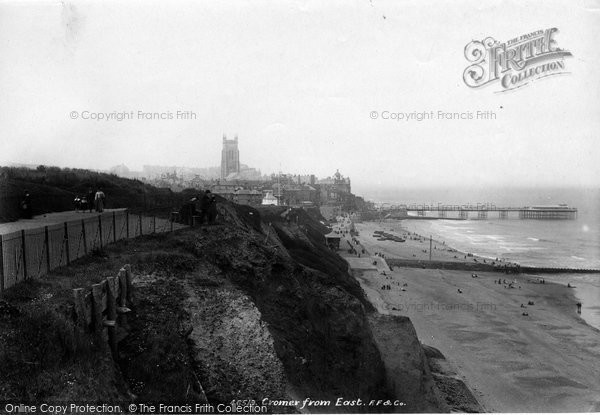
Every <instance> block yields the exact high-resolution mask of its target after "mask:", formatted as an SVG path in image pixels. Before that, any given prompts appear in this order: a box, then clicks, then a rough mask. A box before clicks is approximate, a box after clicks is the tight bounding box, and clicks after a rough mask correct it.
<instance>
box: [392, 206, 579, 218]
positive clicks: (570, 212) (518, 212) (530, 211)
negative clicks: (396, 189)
mask: <svg viewBox="0 0 600 415" xmlns="http://www.w3.org/2000/svg"><path fill="white" fill-rule="evenodd" d="M391 209H392V210H406V212H407V214H408V212H412V213H416V215H417V216H420V217H438V218H447V219H480V220H486V219H541V220H552V219H571V220H572V219H577V208H575V207H569V206H568V205H565V204H560V205H547V206H524V207H512V206H496V205H495V204H493V203H478V204H476V205H444V204H441V203H440V204H437V205H430V204H411V205H408V206H398V207H394V206H392V207H391ZM386 210H387V209H386ZM427 213H430V215H428V214H427Z"/></svg>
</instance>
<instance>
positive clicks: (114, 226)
mask: <svg viewBox="0 0 600 415" xmlns="http://www.w3.org/2000/svg"><path fill="white" fill-rule="evenodd" d="M115 216H116V215H115V211H114V210H113V242H117V218H116V217H115Z"/></svg>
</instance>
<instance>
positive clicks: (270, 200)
mask: <svg viewBox="0 0 600 415" xmlns="http://www.w3.org/2000/svg"><path fill="white" fill-rule="evenodd" d="M262 204H263V205H273V206H277V205H278V204H279V200H278V199H277V197H275V195H274V194H273V191H272V190H267V191H266V192H265V194H264V197H263V200H262Z"/></svg>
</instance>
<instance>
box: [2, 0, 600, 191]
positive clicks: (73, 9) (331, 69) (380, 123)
mask: <svg viewBox="0 0 600 415" xmlns="http://www.w3.org/2000/svg"><path fill="white" fill-rule="evenodd" d="M551 27H556V28H558V29H559V32H558V33H557V34H556V35H555V40H556V42H557V44H558V46H559V47H561V48H563V49H567V50H569V51H570V52H571V53H572V54H573V57H571V58H566V59H565V70H566V71H567V72H569V73H568V74H564V75H560V76H551V77H547V78H544V79H540V80H537V81H535V82H533V83H531V84H529V85H527V86H525V87H523V88H518V89H516V90H514V91H511V92H504V93H497V91H498V90H499V89H501V88H500V87H499V85H498V84H496V85H494V86H489V87H484V88H478V89H472V88H469V87H467V86H466V85H465V83H464V82H463V71H464V69H465V68H466V67H467V66H468V64H469V63H468V62H467V60H466V59H465V56H464V48H465V45H466V44H467V43H468V42H470V41H471V40H482V39H484V38H486V37H488V36H491V37H494V38H495V39H497V40H499V41H501V42H504V41H507V40H509V39H512V38H514V37H517V36H520V35H523V34H526V33H530V32H533V31H536V30H540V29H541V30H543V29H547V28H551ZM598 39H600V1H573V0H565V1H544V2H541V1H509V0H507V1H494V0H488V1H454V2H445V1H444V2H442V1H423V0H419V1H417V0H414V1H379V0H372V1H369V0H360V1H354V0H343V1H329V2H325V1H270V2H261V1H258V2H256V1H253V2H246V1H214V2H195V1H194V2H182V1H176V2H172V1H163V2H154V1H144V2H141V1H139V2H137V1H130V2H122V1H119V2H113V1H108V2H107V1H102V2H99V1H98V2H73V3H71V2H50V1H47V2H45V1H44V2H41V1H38V2H21V1H18V2H17V1H14V2H0V143H1V146H2V147H1V151H0V164H2V165H5V164H7V163H11V162H18V163H32V164H47V165H58V166H69V167H83V168H85V167H89V168H96V169H108V168H110V167H111V166H114V165H117V164H121V163H124V164H125V165H127V166H128V167H129V168H130V169H132V170H139V169H141V167H142V165H144V164H158V165H177V166H189V167H208V166H217V165H219V163H220V152H221V138H222V135H223V134H224V133H226V134H227V135H228V137H233V135H234V134H238V135H239V148H240V160H241V162H242V163H244V164H247V165H250V166H252V167H256V168H259V169H261V171H262V172H263V173H271V172H277V171H279V170H280V169H281V170H283V171H284V172H295V173H303V174H305V173H314V174H316V175H318V176H320V177H325V176H328V175H331V174H333V173H334V172H335V170H336V169H339V170H340V172H341V173H342V174H344V175H347V176H350V177H351V178H352V180H353V184H354V186H355V189H356V188H358V189H360V188H361V187H362V188H365V187H366V186H369V185H379V186H386V187H388V186H395V185H411V186H440V185H442V186H445V185H448V186H452V185H467V186H478V185H488V184H499V185H511V184H516V185H533V186H542V185H558V186H594V187H598V186H600V137H599V134H598V132H599V131H600V115H599V114H600V70H599V68H600V48H598ZM439 110H442V111H446V112H468V111H471V112H473V113H475V112H476V111H477V110H483V111H494V112H495V113H496V119H495V120H445V121H443V120H424V121H421V122H417V121H412V122H406V121H400V122H397V121H392V120H383V119H381V115H382V113H383V111H390V112H412V111H434V112H435V113H436V114H437V111H439ZM73 111H76V112H77V119H72V112H73ZM86 111H89V112H90V113H112V112H127V113H130V112H131V111H133V112H134V119H129V120H128V119H125V120H123V121H120V122H119V121H116V120H109V121H106V120H103V121H97V120H91V119H82V116H83V114H84V112H86ZM138 111H143V112H160V113H169V112H170V113H172V114H173V116H174V117H176V114H177V111H192V112H194V113H195V114H196V119H191V120H177V119H171V120H169V119H167V120H143V119H142V120H140V119H137V117H138ZM372 111H377V113H378V114H379V117H378V119H375V120H374V119H372V118H371V115H370V114H371V112H372ZM86 114H87V113H86Z"/></svg>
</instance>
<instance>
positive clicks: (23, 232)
mask: <svg viewBox="0 0 600 415" xmlns="http://www.w3.org/2000/svg"><path fill="white" fill-rule="evenodd" d="M26 245H27V244H26V243H25V229H21V247H22V248H21V249H22V250H23V279H24V280H26V279H27V256H26V252H25V248H26ZM17 277H18V276H17Z"/></svg>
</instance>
